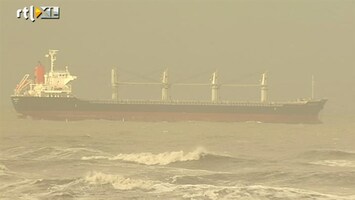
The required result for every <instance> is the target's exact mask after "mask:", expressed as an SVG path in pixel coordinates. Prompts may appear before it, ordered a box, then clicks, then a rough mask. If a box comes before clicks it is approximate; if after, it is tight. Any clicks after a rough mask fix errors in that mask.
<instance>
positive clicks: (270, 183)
mask: <svg viewBox="0 0 355 200" xmlns="http://www.w3.org/2000/svg"><path fill="white" fill-rule="evenodd" d="M32 3H33V5H37V6H41V5H48V4H49V3H48V1H36V2H28V1H10V0H4V1H1V2H0V16H1V18H0V27H1V29H0V31H1V35H0V42H1V45H0V62H1V66H0V67H1V68H0V70H1V71H0V100H1V107H0V109H1V110H0V111H1V115H0V120H1V121H0V199H1V200H2V199H4V200H17V199H24V200H28V199H38V200H44V199H64V200H70V199H75V200H77V199H79V200H94V199H95V200H96V199H115V200H116V199H203V200H204V199H242V200H254V199H277V200H284V199H292V200H299V199H322V200H323V199H325V200H328V199H334V200H339V199H340V200H341V199H347V200H350V199H355V192H354V191H355V142H354V141H355V132H354V130H355V106H354V105H355V104H354V102H355V92H354V91H355V90H354V89H353V87H352V86H354V85H355V79H354V77H355V71H354V66H355V57H354V55H355V54H354V53H355V20H354V19H355V2H354V1H169V2H167V1H108V0H107V1H106V0H105V1H75V2H73V1H58V2H56V1H50V4H52V5H57V6H60V7H61V18H60V20H54V21H53V20H37V21H36V22H33V23H32V22H30V21H28V20H27V21H26V20H24V19H17V18H16V17H15V16H16V15H15V14H16V10H17V9H19V8H23V7H24V6H30V5H32ZM48 49H59V50H60V51H59V54H58V57H57V58H58V60H57V62H56V66H57V67H58V68H59V69H64V66H66V65H68V66H69V70H70V71H71V72H72V73H73V74H74V75H77V76H78V77H79V78H78V80H76V81H75V82H74V83H73V87H74V94H75V95H76V96H78V97H83V98H89V99H108V98H110V96H111V88H110V72H111V68H112V67H118V70H119V72H120V73H121V74H120V80H122V81H127V80H130V81H142V82H144V81H153V80H152V79H154V80H156V81H159V78H160V76H161V72H162V71H163V70H164V69H165V68H167V67H168V68H169V72H170V74H171V77H172V81H173V82H177V83H179V82H196V83H206V82H207V83H209V81H210V80H209V78H210V75H211V74H212V72H213V71H214V70H216V69H218V71H219V74H220V80H221V82H222V83H223V82H224V83H257V82H258V81H259V79H260V74H261V73H262V72H264V71H266V70H268V71H269V74H270V77H269V81H270V98H271V101H278V100H280V101H288V100H294V99H297V98H308V97H310V91H311V90H310V88H311V87H310V86H311V76H312V75H315V77H316V97H317V98H327V99H329V101H328V102H327V104H326V106H325V109H324V110H323V111H322V112H321V119H322V121H323V122H324V123H323V124H316V125H303V124H298V125H289V124H265V123H257V122H245V123H207V122H175V123H171V122H169V123H168V122H160V123H148V122H127V121H126V122H122V121H104V120H96V121H93V120H86V121H85V120H84V121H76V122H59V121H46V120H32V119H19V118H18V117H17V114H16V113H15V111H14V110H13V108H12V105H11V103H10V98H9V97H10V95H11V94H12V93H13V89H14V87H15V86H16V84H17V83H18V82H19V81H20V80H21V78H22V77H23V75H24V74H26V73H29V74H30V75H31V76H32V73H33V68H34V66H35V65H36V64H37V62H38V61H41V63H42V64H43V65H45V66H46V69H47V70H48V68H49V62H48V60H47V59H46V58H45V57H44V54H46V53H47V52H48ZM120 95H122V97H123V98H135V99H159V97H160V96H159V95H160V88H159V87H140V86H137V87H131V88H128V87H122V88H120ZM259 95H260V92H259V90H252V91H250V90H244V89H232V90H230V89H227V88H222V89H221V98H222V99H226V100H254V101H255V100H259ZM172 97H173V98H174V99H203V100H208V99H209V97H210V88H208V87H206V88H203V87H202V88H200V87H197V88H190V87H173V88H172Z"/></svg>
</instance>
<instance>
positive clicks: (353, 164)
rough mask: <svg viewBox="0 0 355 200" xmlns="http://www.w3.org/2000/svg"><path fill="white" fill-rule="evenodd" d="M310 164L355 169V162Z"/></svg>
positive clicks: (328, 161)
mask: <svg viewBox="0 0 355 200" xmlns="http://www.w3.org/2000/svg"><path fill="white" fill-rule="evenodd" d="M310 164H314V165H324V166H330V167H355V162H354V161H349V160H320V161H315V162H310Z"/></svg>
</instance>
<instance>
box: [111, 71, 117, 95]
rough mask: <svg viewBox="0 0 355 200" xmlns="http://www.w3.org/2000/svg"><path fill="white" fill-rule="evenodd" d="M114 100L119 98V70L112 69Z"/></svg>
mask: <svg viewBox="0 0 355 200" xmlns="http://www.w3.org/2000/svg"><path fill="white" fill-rule="evenodd" d="M111 86H112V100H116V101H117V100H118V75H117V70H116V69H112V71H111Z"/></svg>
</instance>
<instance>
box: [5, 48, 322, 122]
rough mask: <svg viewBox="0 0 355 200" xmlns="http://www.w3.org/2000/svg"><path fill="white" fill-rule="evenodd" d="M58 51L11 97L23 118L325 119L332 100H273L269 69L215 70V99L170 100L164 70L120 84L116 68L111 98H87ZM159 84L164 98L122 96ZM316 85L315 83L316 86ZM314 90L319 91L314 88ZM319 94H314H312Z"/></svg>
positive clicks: (152, 119) (212, 86) (134, 119)
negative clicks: (249, 77)
mask: <svg viewBox="0 0 355 200" xmlns="http://www.w3.org/2000/svg"><path fill="white" fill-rule="evenodd" d="M57 51H58V50H49V54H47V55H46V56H47V57H49V58H50V70H49V72H48V73H46V72H45V68H44V66H43V65H41V64H39V65H38V66H37V67H36V68H35V73H34V80H31V79H30V77H29V76H30V75H29V74H26V75H25V76H24V77H23V79H22V80H21V81H20V82H19V84H17V86H16V88H15V90H14V94H13V95H12V96H11V100H12V103H13V106H14V108H15V110H16V111H17V113H19V116H20V117H24V118H27V117H31V118H33V119H47V120H65V121H70V120H85V119H107V120H120V121H221V122H246V121H255V122H265V123H307V124H309V123H311V124H312V123H321V121H320V119H319V113H320V111H321V110H322V109H323V107H324V105H325V103H326V102H327V100H326V99H319V100H316V99H314V98H313V95H312V97H311V98H309V99H298V100H295V101H289V102H273V101H269V100H268V89H269V88H268V84H267V73H263V74H262V76H261V80H260V83H257V84H244V85H243V84H229V85H227V84H220V83H219V81H218V74H217V72H214V73H213V74H212V78H211V82H210V83H207V84H204V83H202V84H196V83H194V84H180V85H207V86H210V88H211V100H210V101H186V100H173V99H171V98H170V88H171V86H172V84H171V83H170V82H169V76H168V71H167V70H165V71H164V72H163V74H162V79H161V82H157V83H129V82H119V81H118V79H117V77H118V76H117V71H116V70H115V69H112V75H111V83H112V98H111V99H108V100H99V101H98V100H86V99H81V98H78V97H76V96H75V95H73V93H72V85H71V83H72V81H74V80H76V79H77V77H76V76H74V75H72V74H71V73H70V72H69V69H68V67H65V69H64V70H56V69H55V67H54V62H55V60H56V54H57ZM124 84H144V85H147V84H159V85H161V90H162V91H161V99H160V100H126V99H121V98H119V95H118V92H119V91H118V88H119V85H124ZM312 85H313V84H312ZM221 86H234V87H260V101H226V100H221V99H220V97H219V89H220V87H221ZM312 91H313V90H312ZM312 93H313V92H312Z"/></svg>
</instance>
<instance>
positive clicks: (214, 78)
mask: <svg viewBox="0 0 355 200" xmlns="http://www.w3.org/2000/svg"><path fill="white" fill-rule="evenodd" d="M211 86H212V102H218V100H219V93H218V90H219V84H218V76H217V71H215V72H213V74H212V82H211Z"/></svg>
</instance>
